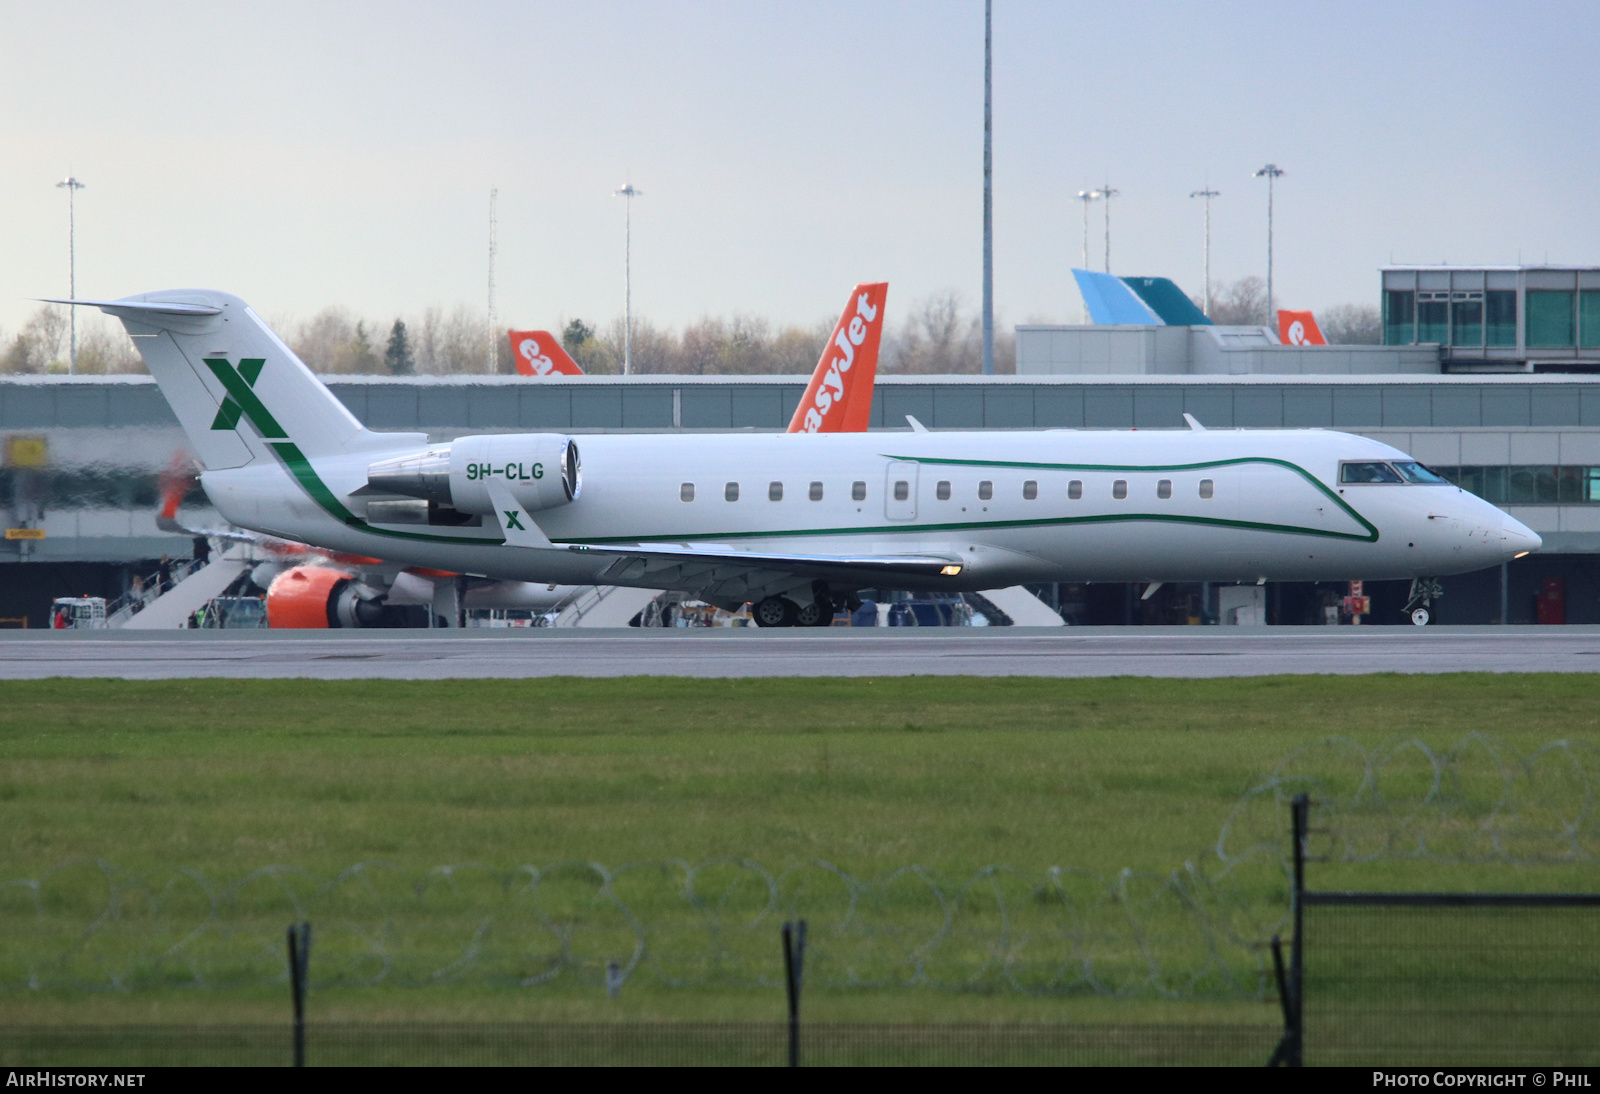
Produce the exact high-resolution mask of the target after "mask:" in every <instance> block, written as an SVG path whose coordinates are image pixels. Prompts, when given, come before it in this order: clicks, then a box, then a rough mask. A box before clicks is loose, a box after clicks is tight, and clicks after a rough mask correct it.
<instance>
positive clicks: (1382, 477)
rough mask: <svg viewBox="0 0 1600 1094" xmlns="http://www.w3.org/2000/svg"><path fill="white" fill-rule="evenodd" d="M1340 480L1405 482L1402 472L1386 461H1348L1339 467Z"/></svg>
mask: <svg viewBox="0 0 1600 1094" xmlns="http://www.w3.org/2000/svg"><path fill="white" fill-rule="evenodd" d="M1339 481H1340V482H1354V483H1375V482H1404V481H1405V480H1404V479H1402V478H1401V477H1400V473H1399V472H1398V471H1396V470H1395V469H1394V468H1392V467H1390V466H1389V465H1388V464H1386V463H1347V464H1344V465H1343V466H1342V467H1340V468H1339Z"/></svg>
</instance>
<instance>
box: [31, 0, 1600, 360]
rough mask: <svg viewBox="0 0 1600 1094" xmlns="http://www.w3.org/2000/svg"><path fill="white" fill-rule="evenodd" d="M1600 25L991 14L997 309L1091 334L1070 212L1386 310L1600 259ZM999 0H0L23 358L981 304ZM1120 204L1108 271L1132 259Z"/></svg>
mask: <svg viewBox="0 0 1600 1094" xmlns="http://www.w3.org/2000/svg"><path fill="white" fill-rule="evenodd" d="M1597 57H1600V4H1596V3H1593V2H1549V3H1536V2H1528V0H1519V2H1517V3H1507V2H1506V0H1495V2H1467V0H1455V2H1452V3H1420V2H1409V3H1404V4H1396V3H1392V2H1387V3H1377V2H1370V3H1369V2H1360V0H1339V2H1337V3H1331V2H1330V3H1304V2H1300V3H1284V2H1282V0H1278V2H1275V3H1246V2H1239V3H1212V4H1200V3H1129V2H1126V0H1124V2H1121V3H1115V4H1113V3H1105V2H1103V0H1102V2H1100V3H1095V4H1086V3H1066V2H1049V3H1031V2H1025V0H995V16H994V63H995V113H994V117H995V122H994V129H995V136H994V143H995V173H994V189H995V300H996V307H997V310H998V312H999V314H1000V316H1001V318H1002V320H1003V321H1004V322H1006V323H1015V322H1021V321H1025V320H1030V319H1031V320H1044V321H1062V322H1064V321H1075V320H1076V318H1077V314H1078V307H1079V304H1078V297H1077V294H1076V291H1075V289H1074V288H1073V285H1072V280H1071V275H1070V273H1069V270H1070V268H1071V267H1072V266H1074V265H1078V264H1079V262H1080V258H1081V248H1082V227H1081V225H1082V221H1081V216H1080V206H1079V204H1078V203H1077V202H1076V201H1075V200H1074V199H1073V195H1074V194H1075V192H1076V191H1078V190H1080V189H1083V188H1085V187H1089V186H1094V185H1100V184H1103V183H1105V182H1109V183H1110V185H1111V186H1113V187H1115V188H1117V189H1118V190H1120V191H1121V196H1120V197H1118V198H1117V199H1116V200H1115V202H1114V203H1113V205H1112V207H1111V218H1112V220H1111V241H1112V256H1111V257H1112V268H1113V271H1114V272H1116V273H1120V274H1139V275H1165V276H1168V277H1172V278H1174V279H1176V280H1177V281H1178V282H1179V284H1181V285H1182V286H1184V287H1185V288H1186V289H1188V290H1189V291H1191V292H1196V293H1197V292H1199V289H1200V281H1201V268H1202V267H1201V237H1202V219H1201V209H1200V204H1201V203H1200V202H1199V201H1194V200H1190V198H1189V197H1188V195H1189V192H1190V191H1192V190H1195V189H1198V188H1200V187H1201V186H1202V185H1204V184H1205V183H1207V182H1209V183H1210V185H1211V186H1212V187H1213V188H1215V189H1218V190H1220V191H1222V196H1221V197H1220V198H1219V199H1217V201H1216V204H1215V206H1214V221H1213V259H1212V265H1213V277H1214V279H1216V280H1231V279H1234V278H1237V277H1241V276H1243V275H1245V274H1250V273H1264V269H1265V263H1266V187H1265V184H1264V182H1263V181H1262V180H1259V179H1255V178H1253V177H1252V173H1253V172H1254V170H1255V169H1256V168H1258V167H1260V166H1261V165H1262V164H1264V163H1266V162H1268V161H1273V162H1275V163H1277V164H1278V165H1279V166H1281V167H1282V168H1283V169H1284V171H1285V172H1286V174H1285V175H1284V177H1283V178H1282V179H1280V180H1279V182H1278V186H1277V265H1276V284H1277V292H1278V298H1279V302H1280V304H1282V305H1283V306H1299V307H1317V308H1321V307H1325V306H1328V305H1331V304H1338V303H1344V302H1351V301H1355V302H1367V303H1374V302H1376V299H1377V270H1378V267H1379V266H1381V265H1383V264H1385V263H1387V262H1389V261H1390V260H1391V258H1392V259H1393V260H1394V261H1397V262H1441V261H1449V262H1454V263H1515V262H1517V261H1518V260H1519V258H1520V259H1522V260H1525V261H1529V262H1535V261H1545V260H1546V259H1548V260H1549V261H1551V262H1559V263H1592V264H1600V202H1597V201H1596V195H1595V183H1596V180H1597V179H1600V124H1597V122H1600V117H1597V115H1600V110H1597V99H1600V92H1597V90H1596V84H1595V82H1594V73H1593V69H1594V65H1595V62H1596V58H1597ZM982 81H983V4H982V0H916V2H910V3H891V2H879V0H849V2H843V3H834V2H822V0H806V2H804V3H794V2H784V3H756V2H729V3H709V2H702V3H657V2H645V0H640V2H635V3H605V2H595V0H584V2H581V3H580V2H577V0H571V2H567V3H526V2H523V3H510V2H505V3H501V2H484V3H467V2H460V0H456V2H453V3H450V4H445V3H430V4H403V3H402V4H395V3H384V4H364V3H338V2H331V3H330V2H328V0H321V2H318V3H293V2H286V0H274V2H273V3H270V4H263V3H251V4H244V3H237V4H234V3H225V2H218V0H205V2H197V3H192V4H186V3H138V2H130V0H118V2H116V3H97V2H83V3H71V4H63V3H53V2H43V0H39V2H21V0H0V328H5V329H6V330H8V331H10V332H15V330H16V329H17V326H18V325H19V324H20V323H21V321H22V320H23V319H24V317H25V316H26V315H27V313H28V312H29V311H30V310H31V308H32V307H33V305H32V304H30V303H29V302H28V300H27V298H29V297H33V296H40V295H64V294H65V292H66V290H67V240H66V235H67V225H66V220H67V216H66V213H67V210H66V197H65V194H64V193H63V192H62V191H60V190H57V189H55V188H53V185H52V184H53V183H54V182H56V181H57V180H59V179H61V178H62V177H64V176H65V175H67V174H68V172H71V173H72V174H74V175H76V176H77V177H79V178H80V179H82V180H83V181H84V182H85V183H87V185H88V189H86V190H84V191H82V192H81V193H80V194H79V195H78V199H77V201H78V222H77V223H78V234H77V239H78V248H77V253H78V290H79V294H80V295H84V296H90V295H94V296H121V295H125V294H128V293H134V292H142V291H147V290H151V289H159V288H171V287H180V286H205V287H213V288H221V289H226V290H229V291H232V292H235V293H237V294H239V295H241V296H243V297H245V298H246V299H248V300H249V301H250V302H251V303H252V304H254V305H255V306H256V308H257V309H258V310H259V311H261V312H263V313H265V314H267V315H272V316H300V317H305V316H309V315H310V314H312V313H313V312H315V311H317V310H318V309H320V308H322V307H324V306H326V305H329V304H342V305H345V306H347V307H349V308H351V309H353V310H354V311H355V312H356V313H357V314H360V315H365V316H369V317H372V318H374V319H379V320H386V319H387V318H390V317H392V316H394V315H397V314H415V313H417V312H419V311H420V310H421V309H422V308H424V307H427V306H429V305H433V304H438V305H443V306H445V307H447V308H449V307H453V306H455V305H456V304H458V303H466V304H469V305H471V306H473V307H477V308H482V307H483V306H484V299H485V294H486V270H487V236H488V204H489V201H488V194H489V188H490V186H491V185H493V186H498V187H499V192H500V197H499V210H500V237H499V238H500V260H499V267H498V269H499V312H500V316H501V318H502V319H503V320H504V321H505V323H506V325H514V326H520V325H523V324H529V325H547V324H553V323H555V322H557V320H558V319H559V318H561V317H573V316H579V317H582V318H585V319H588V320H590V321H591V322H593V321H597V320H598V321H605V320H608V319H610V318H612V317H614V316H616V315H619V314H620V313H621V311H622V286H623V203H622V201H621V199H619V198H615V197H612V196H610V195H611V192H612V191H613V190H614V189H616V187H618V186H619V185H621V184H622V182H623V181H624V180H627V179H631V180H632V181H633V183H634V185H635V186H637V187H638V188H639V189H641V190H642V191H643V192H644V195H645V196H644V197H641V198H639V199H637V200H636V201H635V203H634V219H633V271H634V278H633V283H634V307H635V314H636V315H643V316H647V317H649V318H650V319H652V320H653V321H655V322H657V323H660V324H665V325H670V326H677V325H680V324H682V323H685V322H688V321H692V320H694V319H696V318H698V317H700V316H702V315H707V314H709V315H732V314H734V313H745V314H753V315H759V316H765V317H768V318H770V319H772V320H774V321H777V322H779V323H788V322H801V323H812V322H815V321H817V320H818V319H822V318H825V317H828V316H830V315H833V314H837V312H838V310H839V308H840V307H841V306H842V304H843V302H844V295H845V293H846V292H847V291H848V290H849V287H850V286H851V285H853V284H854V283H855V282H857V281H860V280H870V279H879V278H886V279H887V280H889V282H890V283H891V287H890V297H889V305H890V316H891V319H892V320H893V319H895V318H897V317H896V316H895V315H894V312H895V308H896V305H897V304H898V305H900V306H901V307H902V308H903V307H904V306H905V305H906V304H908V303H909V302H910V301H912V300H914V299H916V298H919V297H922V296H924V295H926V294H928V293H930V292H934V291H937V290H941V289H944V288H949V287H954V288H957V289H959V290H960V291H961V292H962V293H963V294H964V295H965V297H966V299H967V301H968V302H969V304H970V305H971V306H972V307H974V308H975V307H976V306H977V304H978V300H979V292H980V283H981V223H982V220H981V212H982V204H981V194H982V173H981V169H982V149H983V129H982V119H983V114H982V109H983V99H982V93H983V82H982ZM1101 223H1102V222H1101V210H1100V209H1099V208H1098V207H1096V208H1095V210H1094V214H1093V221H1092V231H1091V242H1090V249H1091V256H1092V259H1093V263H1094V265H1095V266H1096V267H1097V268H1098V266H1099V265H1100V261H1101V255H1102V237H1101Z"/></svg>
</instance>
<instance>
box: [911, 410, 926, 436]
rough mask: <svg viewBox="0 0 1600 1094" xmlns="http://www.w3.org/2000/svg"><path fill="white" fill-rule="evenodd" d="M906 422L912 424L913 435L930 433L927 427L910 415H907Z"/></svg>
mask: <svg viewBox="0 0 1600 1094" xmlns="http://www.w3.org/2000/svg"><path fill="white" fill-rule="evenodd" d="M906 421H907V423H909V424H910V426H911V432H913V433H926V432H927V431H928V427H927V426H925V425H923V424H922V423H921V422H919V421H917V420H916V419H915V418H913V417H912V416H911V415H909V414H907V415H906Z"/></svg>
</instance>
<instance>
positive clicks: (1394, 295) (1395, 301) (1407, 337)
mask: <svg viewBox="0 0 1600 1094" xmlns="http://www.w3.org/2000/svg"><path fill="white" fill-rule="evenodd" d="M1416 299H1417V294H1416V293H1414V292H1409V291H1401V290H1397V289H1391V290H1389V291H1388V292H1386V293H1384V294H1383V344H1384V345H1386V346H1408V345H1410V344H1411V343H1412V342H1415V341H1416V339H1415V338H1414V337H1412V332H1413V327H1412V323H1413V322H1414V321H1415V318H1416V317H1415V315H1414V309H1415V307H1416Z"/></svg>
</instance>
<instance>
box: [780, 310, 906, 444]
mask: <svg viewBox="0 0 1600 1094" xmlns="http://www.w3.org/2000/svg"><path fill="white" fill-rule="evenodd" d="M888 296H889V283H888V282H887V281H879V282H874V283H872V284H867V285H857V286H856V287H855V290H854V291H853V292H851V294H850V302H849V303H848V304H846V305H845V309H844V314H843V315H841V316H839V322H838V325H836V326H835V327H834V328H833V334H832V335H830V336H829V338H828V344H827V345H826V346H824V347H823V348H822V358H821V360H819V361H818V362H817V371H816V372H814V373H812V374H811V383H810V384H808V385H806V393H805V395H804V396H803V397H802V398H801V400H800V405H799V406H798V407H796V408H795V412H794V417H793V418H792V419H791V420H790V422H789V432H790V433H862V432H865V431H866V428H867V422H868V420H869V418H870V416H871V414H872V387H873V381H874V380H876V379H877V375H878V344H879V343H880V342H881V341H882V340H883V305H884V301H885V300H886V299H887V298H888Z"/></svg>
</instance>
